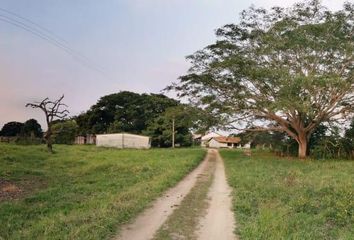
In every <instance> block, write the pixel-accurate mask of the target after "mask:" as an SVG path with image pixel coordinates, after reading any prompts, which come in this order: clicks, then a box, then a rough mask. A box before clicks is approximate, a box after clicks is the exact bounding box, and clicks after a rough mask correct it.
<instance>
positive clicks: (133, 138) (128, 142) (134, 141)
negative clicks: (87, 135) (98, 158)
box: [96, 133, 151, 149]
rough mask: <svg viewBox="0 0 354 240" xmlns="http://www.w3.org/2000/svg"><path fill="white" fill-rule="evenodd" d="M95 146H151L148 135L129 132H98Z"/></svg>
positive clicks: (140, 147)
mask: <svg viewBox="0 0 354 240" xmlns="http://www.w3.org/2000/svg"><path fill="white" fill-rule="evenodd" d="M96 146H98V147H115V148H135V149H147V148H150V147H151V143H150V137H147V136H141V135H135V134H130V133H114V134H98V135H96Z"/></svg>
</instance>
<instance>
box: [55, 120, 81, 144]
mask: <svg viewBox="0 0 354 240" xmlns="http://www.w3.org/2000/svg"><path fill="white" fill-rule="evenodd" d="M77 131H78V125H77V123H76V121H75V120H66V121H58V122H56V123H54V124H53V125H52V132H53V136H52V137H53V142H54V143H57V144H73V143H74V141H75V136H76V135H77Z"/></svg>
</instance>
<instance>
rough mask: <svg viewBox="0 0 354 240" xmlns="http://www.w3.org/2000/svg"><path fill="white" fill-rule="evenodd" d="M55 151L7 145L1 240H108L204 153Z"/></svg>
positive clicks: (1, 163)
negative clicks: (118, 228) (52, 153)
mask: <svg viewBox="0 0 354 240" xmlns="http://www.w3.org/2000/svg"><path fill="white" fill-rule="evenodd" d="M55 150H56V153H55V154H54V155H51V154H49V153H47V152H46V151H45V147H44V146H16V145H6V144H0V183H2V184H3V189H2V191H3V192H2V196H0V197H2V198H0V239H85V240H86V239H106V238H109V237H110V236H112V235H113V234H114V233H116V231H117V227H118V226H119V225H121V224H122V223H125V222H127V221H128V220H130V219H132V218H133V217H134V216H136V215H137V214H138V213H139V212H141V211H142V210H143V209H144V208H145V207H146V206H148V204H149V203H150V202H151V201H152V200H153V199H154V198H156V197H158V196H159V195H160V194H161V193H162V192H163V191H164V190H166V189H167V188H169V187H171V186H173V185H174V184H176V183H177V182H178V181H179V180H180V179H181V178H182V177H183V176H184V175H186V174H187V173H188V172H189V171H190V170H192V169H193V168H194V167H196V166H197V165H198V163H199V162H200V161H201V160H202V159H203V156H204V154H205V151H204V150H201V149H176V150H169V149H152V150H116V149H103V148H96V147H95V146H55ZM4 184H5V185H6V186H5V185H4ZM4 186H5V187H4ZM0 190H1V189H0ZM5 193H6V194H5Z"/></svg>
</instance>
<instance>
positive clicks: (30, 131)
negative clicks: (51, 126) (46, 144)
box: [22, 119, 43, 138]
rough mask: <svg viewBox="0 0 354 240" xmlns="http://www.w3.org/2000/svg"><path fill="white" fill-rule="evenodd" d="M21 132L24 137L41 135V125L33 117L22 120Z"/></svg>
mask: <svg viewBox="0 0 354 240" xmlns="http://www.w3.org/2000/svg"><path fill="white" fill-rule="evenodd" d="M22 134H23V135H24V136H26V137H36V138H41V137H43V131H42V127H41V125H40V124H39V123H38V122H37V120H35V119H29V120H27V121H26V122H24V125H23V129H22Z"/></svg>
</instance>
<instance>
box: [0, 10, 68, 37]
mask: <svg viewBox="0 0 354 240" xmlns="http://www.w3.org/2000/svg"><path fill="white" fill-rule="evenodd" d="M0 11H2V12H5V13H7V14H10V15H12V16H15V17H17V18H20V19H22V20H24V21H26V22H28V23H30V24H32V25H33V26H35V27H37V28H38V29H40V30H42V31H44V32H47V33H48V34H51V35H52V36H54V37H56V38H57V39H59V40H60V41H62V42H64V43H66V44H69V43H68V42H67V41H66V40H65V39H63V38H61V37H59V36H58V35H56V34H55V33H54V32H52V31H50V30H49V29H48V28H45V27H43V26H41V25H39V24H38V23H35V22H33V21H32V20H31V19H28V18H25V17H22V16H20V15H18V14H17V13H14V12H11V11H9V10H7V9H4V8H1V7H0Z"/></svg>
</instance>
